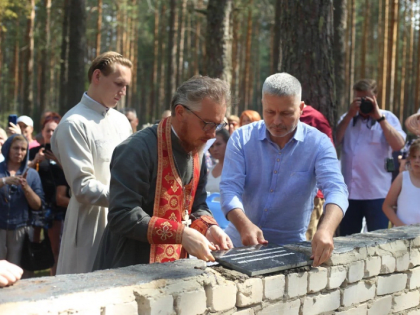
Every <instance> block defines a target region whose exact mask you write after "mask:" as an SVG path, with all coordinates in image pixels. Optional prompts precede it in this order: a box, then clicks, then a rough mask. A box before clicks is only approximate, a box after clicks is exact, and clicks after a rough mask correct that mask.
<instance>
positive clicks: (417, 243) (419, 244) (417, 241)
mask: <svg viewBox="0 0 420 315" xmlns="http://www.w3.org/2000/svg"><path fill="white" fill-rule="evenodd" d="M411 246H412V247H420V236H417V237H416V238H415V239H413V240H412V241H411Z"/></svg>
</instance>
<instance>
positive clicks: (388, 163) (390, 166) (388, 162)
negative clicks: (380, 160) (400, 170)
mask: <svg viewBox="0 0 420 315" xmlns="http://www.w3.org/2000/svg"><path fill="white" fill-rule="evenodd" d="M384 168H385V171H387V172H388V173H392V172H394V171H395V164H394V159H391V158H386V159H385V165H384Z"/></svg>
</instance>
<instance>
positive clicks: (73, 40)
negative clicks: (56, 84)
mask: <svg viewBox="0 0 420 315" xmlns="http://www.w3.org/2000/svg"><path fill="white" fill-rule="evenodd" d="M85 49H86V4H85V0H71V6H70V22H69V57H68V67H69V69H68V82H69V84H68V96H67V106H66V107H67V110H69V109H70V108H71V107H73V106H74V105H76V104H77V103H79V101H80V98H81V97H82V94H83V92H84V91H85V77H86V72H85V63H84V56H85Z"/></svg>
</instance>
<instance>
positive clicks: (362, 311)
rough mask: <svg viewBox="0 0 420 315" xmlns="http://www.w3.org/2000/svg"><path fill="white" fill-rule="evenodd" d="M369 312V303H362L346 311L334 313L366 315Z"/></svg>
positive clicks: (338, 314)
mask: <svg viewBox="0 0 420 315" xmlns="http://www.w3.org/2000/svg"><path fill="white" fill-rule="evenodd" d="M366 313H367V305H366V304H362V305H359V306H358V307H355V308H350V309H348V310H345V311H341V312H335V313H334V315H366Z"/></svg>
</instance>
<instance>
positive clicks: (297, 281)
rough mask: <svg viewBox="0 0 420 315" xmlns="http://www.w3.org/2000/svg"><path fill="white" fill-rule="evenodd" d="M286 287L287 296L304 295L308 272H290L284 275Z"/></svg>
mask: <svg viewBox="0 0 420 315" xmlns="http://www.w3.org/2000/svg"><path fill="white" fill-rule="evenodd" d="M286 279H287V280H286V288H287V295H288V297H289V298H294V297H297V296H301V295H305V294H306V293H307V288H308V273H307V272H301V273H290V274H288V275H287V276H286Z"/></svg>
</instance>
